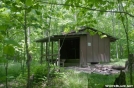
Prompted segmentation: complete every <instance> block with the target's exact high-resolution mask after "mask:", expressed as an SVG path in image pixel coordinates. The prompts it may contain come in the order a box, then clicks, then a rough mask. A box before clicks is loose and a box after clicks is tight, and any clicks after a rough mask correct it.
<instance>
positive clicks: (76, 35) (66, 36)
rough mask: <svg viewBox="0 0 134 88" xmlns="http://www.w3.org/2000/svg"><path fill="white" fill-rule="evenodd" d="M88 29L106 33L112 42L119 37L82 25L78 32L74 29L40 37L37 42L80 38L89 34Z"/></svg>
mask: <svg viewBox="0 0 134 88" xmlns="http://www.w3.org/2000/svg"><path fill="white" fill-rule="evenodd" d="M86 30H91V31H94V32H100V33H101V34H102V35H106V36H107V37H108V38H110V42H115V41H116V40H117V38H115V37H113V36H111V35H108V34H106V33H103V32H101V31H98V30H96V29H94V28H90V27H81V28H80V30H78V32H76V31H72V32H69V33H67V34H62V35H53V36H50V37H46V38H42V39H38V40H36V42H48V41H49V40H50V41H58V40H59V39H72V38H79V37H80V36H82V35H87V34H88V33H86V32H85V31H86Z"/></svg>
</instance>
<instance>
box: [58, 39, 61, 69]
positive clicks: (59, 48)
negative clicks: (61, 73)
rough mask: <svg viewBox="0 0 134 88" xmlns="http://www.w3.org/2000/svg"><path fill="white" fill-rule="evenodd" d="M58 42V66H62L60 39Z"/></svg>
mask: <svg viewBox="0 0 134 88" xmlns="http://www.w3.org/2000/svg"><path fill="white" fill-rule="evenodd" d="M58 43H59V46H58V66H59V67H60V50H61V47H60V39H59V41H58Z"/></svg>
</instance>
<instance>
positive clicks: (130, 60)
mask: <svg viewBox="0 0 134 88" xmlns="http://www.w3.org/2000/svg"><path fill="white" fill-rule="evenodd" d="M133 59H134V55H133V54H129V59H128V61H129V64H128V68H129V71H130V83H131V84H132V83H133V80H132V77H133V74H132V64H133V61H132V60H133Z"/></svg>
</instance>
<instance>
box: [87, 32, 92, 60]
mask: <svg viewBox="0 0 134 88" xmlns="http://www.w3.org/2000/svg"><path fill="white" fill-rule="evenodd" d="M92 42H93V37H92V36H90V35H87V62H93V47H92V46H93V43H92ZM88 43H90V44H91V45H90V46H88Z"/></svg>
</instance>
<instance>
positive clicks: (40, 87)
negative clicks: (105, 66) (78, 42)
mask: <svg viewBox="0 0 134 88" xmlns="http://www.w3.org/2000/svg"><path fill="white" fill-rule="evenodd" d="M47 70H48V69H47V68H46V64H45V63H43V64H42V65H41V64H40V63H38V62H32V63H31V75H32V74H33V75H34V77H35V78H34V80H33V84H32V85H33V88H103V87H104V85H113V84H114V80H115V78H116V77H118V75H119V74H113V75H102V74H95V73H91V74H88V73H83V72H78V71H75V70H72V69H66V68H60V70H59V68H58V67H55V66H53V65H51V69H50V70H51V71H50V75H49V76H50V79H49V80H48V79H47V73H48V71H47ZM129 75H130V74H129V73H127V74H126V81H127V84H128V85H129V84H130V80H129ZM133 75H134V74H133ZM8 77H9V79H10V80H8V86H10V87H11V88H25V87H26V81H27V72H26V70H25V72H24V74H22V72H21V65H20V63H9V68H8ZM133 79H134V77H133ZM1 83H2V84H3V85H5V69H4V66H3V65H1V66H0V88H3V86H2V87H1V85H2V84H1Z"/></svg>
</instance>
